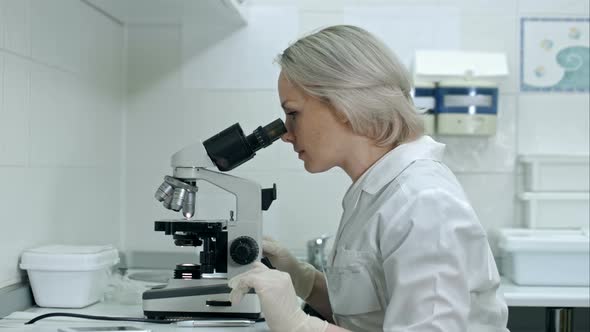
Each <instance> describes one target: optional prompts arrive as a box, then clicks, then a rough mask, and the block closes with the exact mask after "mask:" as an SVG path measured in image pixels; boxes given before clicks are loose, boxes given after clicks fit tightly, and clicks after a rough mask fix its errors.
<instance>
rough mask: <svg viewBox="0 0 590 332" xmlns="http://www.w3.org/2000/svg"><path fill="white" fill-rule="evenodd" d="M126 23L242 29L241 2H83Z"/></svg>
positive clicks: (202, 0)
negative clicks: (229, 26) (227, 26)
mask: <svg viewBox="0 0 590 332" xmlns="http://www.w3.org/2000/svg"><path fill="white" fill-rule="evenodd" d="M83 1H84V2H86V3H88V4H89V5H91V6H93V7H95V8H97V9H98V10H100V11H102V12H104V13H105V14H107V15H109V16H111V17H112V18H113V19H115V20H117V21H119V22H121V23H123V24H184V23H187V24H189V23H190V24H198V25H202V26H203V27H206V26H213V25H222V24H223V25H232V26H236V27H238V26H243V25H245V24H246V19H245V16H244V13H243V6H242V5H241V2H242V1H238V0H83Z"/></svg>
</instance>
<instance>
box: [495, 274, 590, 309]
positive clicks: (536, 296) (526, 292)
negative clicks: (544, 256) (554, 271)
mask: <svg viewBox="0 0 590 332" xmlns="http://www.w3.org/2000/svg"><path fill="white" fill-rule="evenodd" d="M500 290H501V291H502V293H504V298H505V299H506V304H508V306H509V307H590V288H588V287H545V286H543V287H541V286H534V287H533V286H519V285H515V284H514V283H513V282H512V281H510V279H507V278H502V284H501V286H500Z"/></svg>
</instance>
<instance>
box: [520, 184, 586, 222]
mask: <svg viewBox="0 0 590 332" xmlns="http://www.w3.org/2000/svg"><path fill="white" fill-rule="evenodd" d="M518 197H519V198H520V200H521V201H522V218H523V221H524V224H525V225H526V226H528V227H530V228H584V227H586V228H587V227H588V224H589V223H590V212H589V210H590V194H589V193H587V192H585V193H584V192H579V193H575V192H570V193H566V192H561V193H533V192H525V193H522V194H520V195H518Z"/></svg>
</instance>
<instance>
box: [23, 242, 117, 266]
mask: <svg viewBox="0 0 590 332" xmlns="http://www.w3.org/2000/svg"><path fill="white" fill-rule="evenodd" d="M118 262H119V254H118V252H117V249H115V248H114V247H113V246H111V245H102V246H70V245H48V246H43V247H39V248H34V249H28V250H25V251H24V252H23V254H22V257H21V264H20V268H21V269H23V270H45V271H90V270H98V269H102V268H105V267H110V266H112V265H115V264H117V263H118Z"/></svg>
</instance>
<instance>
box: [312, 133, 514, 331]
mask: <svg viewBox="0 0 590 332" xmlns="http://www.w3.org/2000/svg"><path fill="white" fill-rule="evenodd" d="M443 151H444V145H443V144H440V143H437V142H435V141H434V140H433V139H432V138H430V137H428V136H423V137H421V138H420V139H418V140H416V141H414V142H411V143H408V144H403V145H400V146H399V147H397V148H395V149H394V150H392V151H390V152H389V153H387V154H386V155H385V156H383V157H382V158H381V159H380V160H379V161H377V162H376V163H375V164H374V165H373V166H372V167H371V168H370V169H369V170H367V171H366V172H365V173H364V174H363V175H362V176H361V177H360V178H359V179H358V180H357V181H356V182H355V183H354V184H352V186H351V187H350V188H349V189H348V192H347V193H346V195H345V196H344V199H343V202H342V205H343V208H344V211H343V214H342V219H341V221H340V226H339V228H338V233H337V235H336V237H335V240H334V241H335V242H334V244H333V248H332V252H331V254H330V256H329V258H328V262H327V264H326V267H325V269H324V273H325V276H326V282H327V285H328V292H329V296H330V303H331V306H332V311H333V313H334V320H335V322H336V323H337V324H338V325H339V326H341V327H344V328H347V329H350V330H352V331H390V332H393V331H396V332H397V331H400V332H401V331H404V332H416V331H421V332H423V331H428V332H430V331H440V332H443V331H444V332H464V331H469V332H492V331H493V332H499V331H508V330H507V329H506V322H507V319H508V310H507V307H506V303H505V301H504V299H503V297H502V295H501V294H500V292H499V291H498V286H499V284H500V277H499V275H498V270H497V268H496V264H495V262H494V259H493V256H492V253H491V250H490V247H489V244H488V242H487V237H486V233H485V231H484V229H483V228H482V226H481V225H480V223H479V221H478V218H477V215H476V214H475V212H474V210H473V208H472V207H471V206H470V204H469V202H468V200H467V198H466V196H465V193H464V192H463V190H462V188H461V185H460V184H459V183H458V181H457V179H456V178H455V176H454V175H453V174H452V172H451V171H450V170H449V169H448V168H447V167H446V166H445V165H444V164H442V163H441V158H442V155H443Z"/></svg>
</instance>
